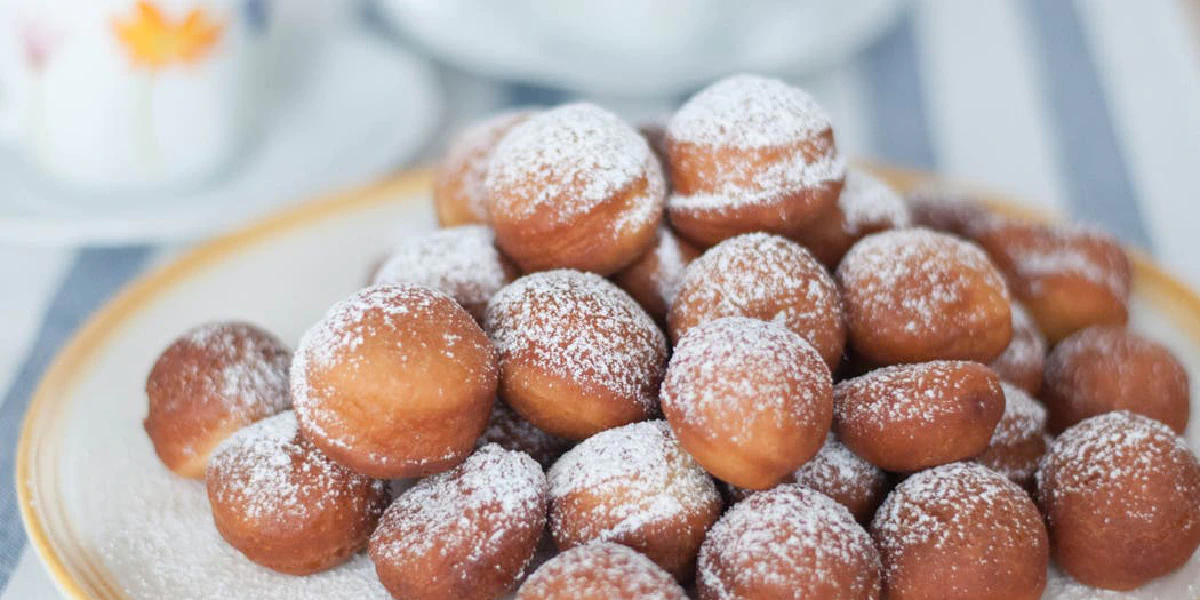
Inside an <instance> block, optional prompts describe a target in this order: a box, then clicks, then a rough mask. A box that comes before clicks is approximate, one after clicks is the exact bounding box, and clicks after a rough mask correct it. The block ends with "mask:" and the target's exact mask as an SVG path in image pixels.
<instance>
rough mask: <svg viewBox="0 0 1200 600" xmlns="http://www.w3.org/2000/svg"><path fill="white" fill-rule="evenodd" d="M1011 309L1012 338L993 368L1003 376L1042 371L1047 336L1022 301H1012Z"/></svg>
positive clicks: (993, 362) (994, 361) (993, 363)
mask: <svg viewBox="0 0 1200 600" xmlns="http://www.w3.org/2000/svg"><path fill="white" fill-rule="evenodd" d="M1009 310H1010V312H1011V313H1012V330H1013V336H1012V340H1011V341H1009V343H1008V346H1007V347H1005V348H1004V352H1001V353H1000V356H997V357H996V359H995V360H993V361H992V365H991V366H992V369H994V370H995V371H996V374H998V375H1000V376H1001V377H1007V375H1008V374H1009V373H1023V372H1030V371H1033V372H1040V371H1041V370H1042V366H1043V364H1044V363H1045V361H1046V351H1047V346H1048V344H1047V342H1046V336H1044V335H1042V332H1041V331H1040V330H1039V329H1038V327H1037V324H1035V323H1034V322H1033V317H1031V316H1029V311H1028V310H1026V309H1025V307H1024V306H1023V305H1022V304H1021V303H1020V302H1016V301H1012V302H1010V303H1009Z"/></svg>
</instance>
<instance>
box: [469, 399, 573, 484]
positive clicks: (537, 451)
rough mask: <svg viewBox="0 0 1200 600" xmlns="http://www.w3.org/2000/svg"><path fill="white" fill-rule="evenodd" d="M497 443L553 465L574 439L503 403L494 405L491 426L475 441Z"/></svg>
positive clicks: (542, 462) (478, 445)
mask: <svg viewBox="0 0 1200 600" xmlns="http://www.w3.org/2000/svg"><path fill="white" fill-rule="evenodd" d="M488 444H496V445H498V446H500V447H501V448H504V449H505V450H518V451H521V452H524V453H525V454H528V455H529V456H530V457H531V458H533V460H536V461H537V462H538V464H540V465H542V467H543V468H547V469H548V468H550V465H552V464H554V461H556V460H558V457H560V456H562V454H563V452H566V451H567V450H568V449H570V448H571V446H572V443H571V441H570V440H565V439H563V438H560V437H556V436H553V435H550V434H548V433H546V432H545V431H542V430H541V429H538V428H537V427H535V426H534V425H533V423H530V422H529V421H526V420H525V419H522V418H521V415H518V414H517V412H516V411H514V410H513V409H511V408H509V406H508V405H507V404H505V403H503V402H499V401H497V402H496V405H495V406H493V407H492V416H491V417H490V418H489V419H488V424H487V429H484V430H483V435H481V436H479V440H478V441H476V442H475V447H476V448H482V447H484V446H486V445H488Z"/></svg>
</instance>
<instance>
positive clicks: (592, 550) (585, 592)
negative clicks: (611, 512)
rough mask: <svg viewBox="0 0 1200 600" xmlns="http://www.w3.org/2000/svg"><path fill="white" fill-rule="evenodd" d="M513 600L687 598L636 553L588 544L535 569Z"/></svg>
mask: <svg viewBox="0 0 1200 600" xmlns="http://www.w3.org/2000/svg"><path fill="white" fill-rule="evenodd" d="M517 600H687V594H686V593H685V592H684V591H683V588H682V587H680V586H679V584H678V583H677V582H676V581H675V580H674V579H673V578H672V577H671V574H670V573H667V572H666V571H664V570H662V568H661V567H659V566H658V565H656V564H654V561H652V560H650V559H648V558H646V557H645V556H643V555H642V554H640V553H639V552H637V551H636V550H633V549H631V548H627V547H625V546H622V545H620V544H613V543H611V542H591V543H588V544H584V545H582V546H576V547H574V548H572V549H570V550H567V551H566V552H563V553H561V554H559V555H558V556H555V557H554V558H552V559H550V560H549V561H547V562H546V563H545V564H543V565H542V566H541V567H538V570H537V571H534V573H533V575H530V576H529V579H528V580H526V581H525V585H522V586H521V591H520V592H518V593H517Z"/></svg>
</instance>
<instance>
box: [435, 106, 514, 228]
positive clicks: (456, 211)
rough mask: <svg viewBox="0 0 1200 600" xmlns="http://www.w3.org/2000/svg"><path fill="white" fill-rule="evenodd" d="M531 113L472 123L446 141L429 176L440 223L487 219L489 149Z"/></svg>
mask: <svg viewBox="0 0 1200 600" xmlns="http://www.w3.org/2000/svg"><path fill="white" fill-rule="evenodd" d="M531 114H533V113H531V112H528V111H521V112H506V113H501V114H498V115H495V116H492V117H489V118H487V119H485V120H483V121H480V122H478V123H475V124H473V125H471V126H470V127H468V128H467V129H464V130H463V131H462V132H460V133H459V134H458V135H457V136H455V138H454V139H453V140H452V141H451V142H450V145H449V147H448V148H447V150H446V154H445V156H443V157H442V161H441V162H440V163H439V164H438V168H437V171H436V172H435V173H434V176H433V206H434V208H435V209H436V210H437V217H438V223H439V224H441V226H442V227H454V226H456V225H472V224H477V223H487V222H488V206H487V204H488V203H487V187H486V186H485V185H484V181H485V180H486V178H487V170H488V163H489V162H490V160H491V158H492V151H493V150H495V148H496V145H497V144H499V143H500V140H502V139H504V136H505V135H506V134H507V133H508V132H509V131H510V130H511V129H512V128H513V127H515V126H516V125H517V124H518V123H520V122H522V121H524V120H525V119H528V118H529V116H530V115H531Z"/></svg>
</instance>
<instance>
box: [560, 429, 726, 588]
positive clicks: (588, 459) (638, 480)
mask: <svg viewBox="0 0 1200 600" xmlns="http://www.w3.org/2000/svg"><path fill="white" fill-rule="evenodd" d="M549 478H550V532H551V533H552V534H553V535H554V541H555V543H556V544H557V545H558V548H559V549H560V550H570V549H571V548H574V547H575V546H578V545H580V544H585V543H587V542H591V541H595V540H603V541H610V542H616V543H618V544H624V545H626V546H629V547H630V548H633V549H634V550H637V551H639V552H641V553H643V554H645V555H646V556H648V557H649V558H650V560H653V561H654V562H655V563H657V564H658V565H659V566H660V567H662V568H663V569H666V570H667V572H669V573H671V574H672V575H674V576H675V577H676V578H677V579H681V580H682V579H686V578H688V577H690V573H691V568H692V565H693V564H694V561H695V558H696V552H697V551H698V550H699V549H700V543H701V542H702V541H703V540H704V534H705V532H706V531H707V530H708V528H709V526H711V525H712V524H713V522H714V521H716V520H717V517H718V516H719V515H720V513H721V498H720V496H719V495H718V494H717V488H716V486H715V485H714V484H713V481H712V478H710V477H709V476H708V474H707V473H705V472H704V470H703V469H701V468H700V465H698V464H696V461H694V460H692V457H690V456H688V454H687V453H686V452H684V451H683V449H682V448H680V447H679V442H677V441H676V440H675V436H674V435H673V434H672V433H671V429H670V427H668V426H667V424H666V422H664V421H649V422H645V423H635V424H633V425H625V426H624V427H618V428H616V429H610V430H608V431H604V432H601V433H598V434H596V435H594V436H592V437H590V438H588V439H586V440H584V441H583V442H581V443H580V444H579V445H578V446H576V447H574V448H572V449H571V450H570V451H568V452H567V453H566V454H564V455H563V457H562V458H560V459H559V460H558V462H557V463H554V466H553V467H551V468H550V473H549Z"/></svg>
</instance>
